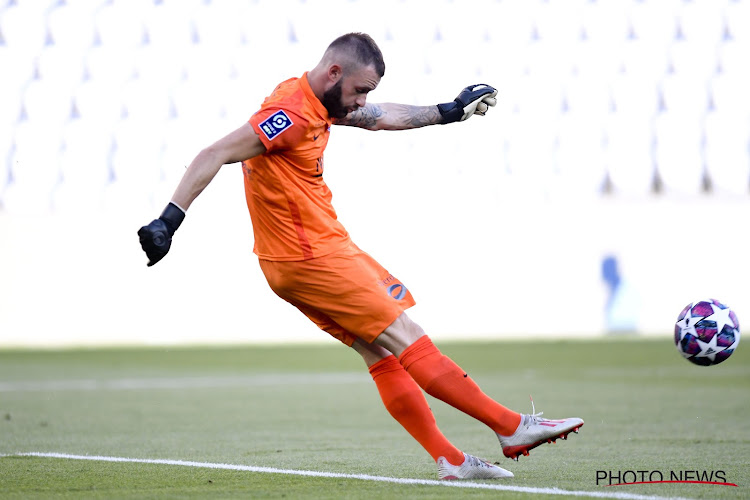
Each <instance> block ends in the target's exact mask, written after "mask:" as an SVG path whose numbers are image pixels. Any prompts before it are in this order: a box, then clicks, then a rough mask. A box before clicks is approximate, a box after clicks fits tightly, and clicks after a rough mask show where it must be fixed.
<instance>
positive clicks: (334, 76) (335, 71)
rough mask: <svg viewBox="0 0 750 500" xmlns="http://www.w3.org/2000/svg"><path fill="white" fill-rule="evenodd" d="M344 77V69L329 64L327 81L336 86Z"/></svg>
mask: <svg viewBox="0 0 750 500" xmlns="http://www.w3.org/2000/svg"><path fill="white" fill-rule="evenodd" d="M343 76H344V68H342V67H341V66H340V65H338V64H331V65H330V66H328V79H329V80H330V81H331V83H333V84H336V83H338V82H339V80H341V78H342V77H343Z"/></svg>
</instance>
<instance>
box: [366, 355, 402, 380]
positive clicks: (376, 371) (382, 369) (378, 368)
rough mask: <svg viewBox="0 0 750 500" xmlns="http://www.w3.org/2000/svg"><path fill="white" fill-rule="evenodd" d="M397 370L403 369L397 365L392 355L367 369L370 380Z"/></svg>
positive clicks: (399, 364)
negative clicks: (370, 376)
mask: <svg viewBox="0 0 750 500" xmlns="http://www.w3.org/2000/svg"><path fill="white" fill-rule="evenodd" d="M398 370H403V367H402V366H401V363H399V362H398V360H397V359H396V356H394V355H393V354H391V355H390V356H387V357H385V358H383V359H381V360H380V361H378V362H377V363H375V364H374V365H372V366H371V367H370V369H369V371H370V375H372V378H375V377H378V376H380V375H383V374H385V373H389V372H395V371H398Z"/></svg>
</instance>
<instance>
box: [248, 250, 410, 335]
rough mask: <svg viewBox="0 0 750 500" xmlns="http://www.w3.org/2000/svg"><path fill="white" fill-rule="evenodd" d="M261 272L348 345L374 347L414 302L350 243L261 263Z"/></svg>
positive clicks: (279, 291)
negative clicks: (313, 254)
mask: <svg viewBox="0 0 750 500" xmlns="http://www.w3.org/2000/svg"><path fill="white" fill-rule="evenodd" d="M260 268H261V269H262V270H263V274H265V276H266V279H267V280H268V284H269V285H270V286H271V289H272V290H273V291H274V292H276V294H277V295H278V296H279V297H281V298H282V299H284V300H286V301H287V302H289V303H290V304H292V305H293V306H295V307H297V309H299V310H300V311H302V313H304V314H305V315H306V316H307V317H308V318H310V320H312V321H313V322H314V323H315V324H316V325H318V327H320V328H321V329H322V330H325V331H326V332H328V333H329V334H331V335H332V336H333V337H335V338H337V339H339V340H340V341H341V342H343V343H344V344H346V345H348V346H351V345H352V344H353V343H354V340H355V339H357V338H361V339H362V340H364V341H365V342H367V343H372V342H373V341H374V340H375V338H376V337H377V336H378V335H380V334H381V333H382V332H383V330H385V329H386V328H387V327H388V326H389V325H390V324H391V323H393V322H394V321H395V320H396V318H398V317H399V316H400V315H401V313H402V312H404V310H406V309H408V308H409V307H411V306H413V305H414V304H415V302H414V299H413V298H412V296H411V293H410V292H409V290H407V289H406V287H405V286H404V285H403V284H402V283H401V282H400V281H399V280H397V279H396V278H395V277H393V275H391V274H390V273H389V272H388V271H386V270H385V269H384V268H383V267H382V266H381V265H380V264H378V263H377V261H376V260H375V259H373V258H372V257H370V256H369V255H368V254H367V253H365V252H363V251H362V250H360V249H359V248H358V247H357V246H356V245H354V244H352V245H351V246H349V247H347V248H345V249H343V250H340V251H338V252H334V253H332V254H329V255H326V256H324V257H319V258H317V259H310V260H303V261H295V262H280V261H270V260H263V259H261V260H260Z"/></svg>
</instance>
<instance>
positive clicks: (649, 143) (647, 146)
mask: <svg viewBox="0 0 750 500" xmlns="http://www.w3.org/2000/svg"><path fill="white" fill-rule="evenodd" d="M606 141H607V142H606V144H607V150H606V154H605V160H606V164H607V173H608V176H609V180H610V182H611V184H612V188H613V191H614V192H615V193H617V194H624V195H628V196H635V197H645V196H648V195H649V194H651V191H652V188H653V182H654V163H653V157H652V148H653V131H652V127H651V117H650V116H644V115H637V114H628V113H613V114H612V115H611V116H610V119H609V120H608V122H607V138H606Z"/></svg>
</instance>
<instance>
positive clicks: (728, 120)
mask: <svg viewBox="0 0 750 500" xmlns="http://www.w3.org/2000/svg"><path fill="white" fill-rule="evenodd" d="M705 135H706V137H705V140H706V142H705V157H706V170H707V172H708V175H709V178H710V179H711V185H712V187H713V190H714V191H715V192H717V193H732V194H735V195H744V196H747V195H748V194H750V155H748V148H750V111H748V112H746V113H744V114H738V113H734V112H729V113H724V112H721V111H715V112H713V113H711V114H709V115H708V116H707V117H706V122H705Z"/></svg>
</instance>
